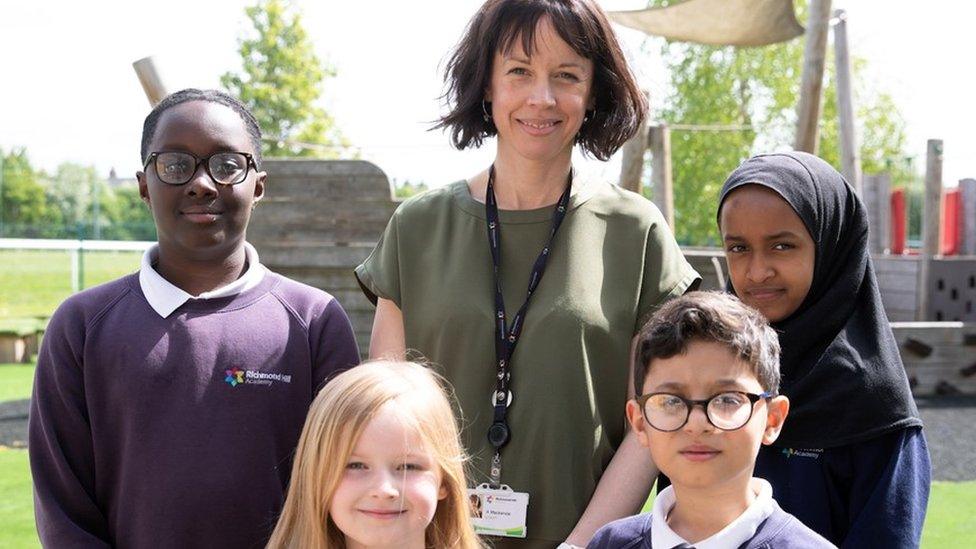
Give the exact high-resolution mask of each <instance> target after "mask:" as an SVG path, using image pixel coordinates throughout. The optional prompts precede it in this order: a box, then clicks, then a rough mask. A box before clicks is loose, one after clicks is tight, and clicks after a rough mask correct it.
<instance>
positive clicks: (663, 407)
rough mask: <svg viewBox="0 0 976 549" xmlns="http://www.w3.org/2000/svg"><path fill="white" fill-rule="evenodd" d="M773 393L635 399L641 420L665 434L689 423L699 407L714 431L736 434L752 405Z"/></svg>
mask: <svg viewBox="0 0 976 549" xmlns="http://www.w3.org/2000/svg"><path fill="white" fill-rule="evenodd" d="M774 396H776V393H774V392H768V391H767V392H764V393H761V394H758V395H757V394H754V393H746V392H742V391H726V392H724V393H718V394H716V395H712V396H711V397H709V398H707V399H705V400H691V399H688V398H684V397H682V396H679V395H675V394H672V393H648V394H646V395H641V396H639V397H637V398H636V399H635V400H636V401H637V405H638V406H640V408H641V412H642V413H643V414H644V420H645V421H647V424H648V425H650V426H651V427H653V428H655V429H657V430H658V431H664V432H666V433H669V432H672V431H677V430H678V429H681V428H682V427H684V426H685V424H686V423H688V418H689V417H690V416H691V409H692V408H693V407H695V406H701V407H702V409H703V410H705V417H706V418H707V419H708V422H709V423H711V424H712V425H713V426H714V427H716V428H717V429H721V430H722V431H735V430H736V429H741V428H742V427H743V426H744V425H745V424H746V423H749V420H750V419H752V413H753V411H754V410H755V405H756V403H757V402H759V401H760V400H764V399H765V400H769V399H771V398H773V397H774Z"/></svg>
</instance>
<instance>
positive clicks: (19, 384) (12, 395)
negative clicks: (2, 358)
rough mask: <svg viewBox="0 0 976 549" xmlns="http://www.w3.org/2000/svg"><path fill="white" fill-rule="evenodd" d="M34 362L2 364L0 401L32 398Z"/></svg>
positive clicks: (0, 371) (0, 368)
mask: <svg viewBox="0 0 976 549" xmlns="http://www.w3.org/2000/svg"><path fill="white" fill-rule="evenodd" d="M33 383H34V365H33V364H0V402H3V401H5V400H22V399H25V398H30V394H31V385H32V384H33Z"/></svg>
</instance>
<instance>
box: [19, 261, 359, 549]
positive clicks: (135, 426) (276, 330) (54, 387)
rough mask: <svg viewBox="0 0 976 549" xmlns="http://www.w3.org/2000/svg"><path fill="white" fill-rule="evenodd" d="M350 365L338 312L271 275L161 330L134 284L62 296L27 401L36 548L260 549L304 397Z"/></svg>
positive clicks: (175, 317)
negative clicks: (30, 395) (197, 548)
mask: <svg viewBox="0 0 976 549" xmlns="http://www.w3.org/2000/svg"><path fill="white" fill-rule="evenodd" d="M358 362H359V353H358V351H357V347H356V341H355V337H354V335H353V331H352V327H351V326H350V324H349V319H348V318H347V317H346V314H345V312H344V311H343V310H342V307H341V306H340V305H339V303H338V302H337V301H336V300H335V299H333V298H332V296H330V295H328V294H326V293H325V292H323V291H321V290H317V289H314V288H311V287H309V286H305V285H303V284H299V283H297V282H294V281H292V280H289V279H287V278H285V277H282V276H280V275H277V274H274V273H270V272H269V273H268V274H267V275H266V276H265V277H264V280H263V281H262V282H261V283H260V284H259V285H258V286H257V287H255V288H252V289H250V290H247V291H245V292H242V293H240V294H238V295H235V296H230V297H224V298H216V299H210V300H190V301H188V302H187V303H184V304H183V305H182V306H181V307H180V308H179V309H177V310H176V311H174V312H173V313H172V314H171V315H170V316H169V317H168V318H161V317H160V316H159V314H157V313H156V312H155V311H154V310H153V309H152V308H151V307H150V306H149V303H148V302H147V301H146V298H145V296H144V295H143V293H142V290H141V289H140V286H139V278H138V274H133V275H129V276H126V277H123V278H120V279H118V280H115V281H113V282H109V283H107V284H104V285H102V286H98V287H96V288H92V289H89V290H86V291H84V292H81V293H79V294H76V295H74V296H72V297H70V298H69V299H68V300H66V301H65V302H64V303H63V304H62V305H61V306H60V307H59V308H58V310H57V312H55V313H54V316H53V317H52V318H51V322H50V324H49V325H48V329H47V332H46V334H45V336H44V342H43V345H42V347H41V352H40V356H39V357H38V361H37V373H36V377H35V380H34V394H33V397H32V398H31V410H30V424H29V432H30V434H29V448H28V450H29V454H30V462H31V471H32V473H33V479H34V502H35V507H34V508H35V514H36V519H37V530H38V533H39V535H40V538H41V542H42V543H43V544H44V545H45V546H48V547H59V548H60V547H107V546H116V547H154V548H155V547H160V548H164V547H180V548H186V547H221V548H224V547H227V548H237V547H240V548H249V547H263V546H264V544H265V542H266V541H267V539H268V536H269V535H270V533H271V530H272V529H273V527H274V524H275V521H276V519H277V517H278V513H279V511H280V510H281V506H282V504H283V503H284V498H285V490H286V483H287V481H288V479H289V474H290V470H291V460H292V456H293V453H294V450H295V446H296V444H297V442H298V436H299V434H300V433H301V429H302V425H303V424H304V421H305V415H306V413H307V411H308V407H309V404H311V401H312V398H313V397H314V396H315V394H316V392H317V390H318V389H319V388H320V387H321V385H322V384H323V383H324V382H325V381H326V380H327V379H328V378H329V376H331V375H332V374H334V373H336V372H338V371H341V370H343V369H345V368H349V367H350V366H353V365H355V364H357V363H358Z"/></svg>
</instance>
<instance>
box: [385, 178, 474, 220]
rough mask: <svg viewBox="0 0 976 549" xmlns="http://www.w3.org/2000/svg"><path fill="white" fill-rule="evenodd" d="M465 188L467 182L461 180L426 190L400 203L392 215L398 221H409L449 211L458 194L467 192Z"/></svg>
mask: <svg viewBox="0 0 976 549" xmlns="http://www.w3.org/2000/svg"><path fill="white" fill-rule="evenodd" d="M467 186H468V182H467V181H465V180H463V179H462V180H459V181H455V182H454V183H449V184H447V185H444V186H441V187H436V188H433V189H429V190H426V191H424V192H422V193H420V194H417V195H415V196H411V197H410V198H408V199H406V200H404V201H403V202H401V203H400V205H399V206H397V209H396V213H395V214H394V215H395V216H397V217H398V218H400V219H409V218H412V217H417V216H421V217H427V216H429V215H430V214H431V213H434V212H438V211H446V210H450V209H452V208H454V206H455V202H456V196H457V195H458V193H461V192H463V191H467Z"/></svg>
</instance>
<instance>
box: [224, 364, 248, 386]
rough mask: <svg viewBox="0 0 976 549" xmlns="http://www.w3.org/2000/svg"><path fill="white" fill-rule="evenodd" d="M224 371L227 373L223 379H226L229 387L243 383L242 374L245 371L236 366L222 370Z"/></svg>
mask: <svg viewBox="0 0 976 549" xmlns="http://www.w3.org/2000/svg"><path fill="white" fill-rule="evenodd" d="M224 373H225V374H227V377H225V378H224V381H226V382H227V383H228V384H229V385H230V386H231V387H237V386H238V385H239V384H241V383H244V374H245V373H246V372H245V371H244V370H241V369H240V368H238V367H237V366H234V367H233V368H231V369H230V370H224Z"/></svg>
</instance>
